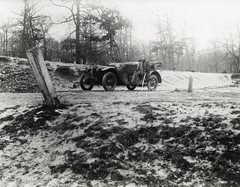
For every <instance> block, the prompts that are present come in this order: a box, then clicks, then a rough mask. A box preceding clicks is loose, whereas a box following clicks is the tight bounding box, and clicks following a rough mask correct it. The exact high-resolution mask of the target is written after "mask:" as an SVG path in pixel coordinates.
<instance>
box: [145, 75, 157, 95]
mask: <svg viewBox="0 0 240 187" xmlns="http://www.w3.org/2000/svg"><path fill="white" fill-rule="evenodd" d="M147 87H148V90H149V91H155V90H156V89H157V87H158V78H157V76H156V75H150V78H149V80H148V83H147Z"/></svg>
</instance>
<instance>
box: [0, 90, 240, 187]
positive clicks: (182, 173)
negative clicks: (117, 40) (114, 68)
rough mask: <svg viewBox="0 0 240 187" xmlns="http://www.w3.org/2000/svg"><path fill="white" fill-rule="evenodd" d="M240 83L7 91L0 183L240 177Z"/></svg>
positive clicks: (183, 182) (179, 182)
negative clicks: (48, 97) (50, 104)
mask: <svg viewBox="0 0 240 187" xmlns="http://www.w3.org/2000/svg"><path fill="white" fill-rule="evenodd" d="M239 92H240V88H239V87H237V86H228V87H223V88H206V89H196V90H194V91H193V93H187V91H186V90H185V91H184V90H183V91H179V90H175V91H174V90H168V91H166V90H165V91H163V90H161V87H160V88H159V89H158V90H157V91H155V92H148V91H146V89H144V88H143V89H142V88H139V89H138V90H136V91H127V90H126V88H124V87H120V88H118V89H117V90H115V91H113V92H106V91H103V89H102V88H97V89H96V90H93V91H87V92H85V91H82V90H78V89H75V90H71V91H62V92H58V97H59V98H60V100H61V102H62V103H64V104H65V106H64V107H61V108H59V109H48V108H45V107H42V104H43V98H42V95H41V94H40V93H31V94H29V93H18V94H15V93H7V94H6V93H0V106H1V108H0V129H1V139H0V154H1V159H2V162H1V163H2V164H1V165H0V170H1V171H2V172H1V175H0V184H1V186H9V187H10V186H49V187H50V186H54V187H55V186H62V187H63V186H239V185H240V180H239V175H240V162H239V157H240V125H239V124H240V99H239Z"/></svg>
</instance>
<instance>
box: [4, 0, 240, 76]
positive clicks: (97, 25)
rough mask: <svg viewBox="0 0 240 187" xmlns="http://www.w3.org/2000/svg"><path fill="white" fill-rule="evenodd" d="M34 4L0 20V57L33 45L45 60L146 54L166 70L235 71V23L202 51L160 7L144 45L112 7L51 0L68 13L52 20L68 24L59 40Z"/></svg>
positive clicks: (239, 47) (27, 0)
mask: <svg viewBox="0 0 240 187" xmlns="http://www.w3.org/2000/svg"><path fill="white" fill-rule="evenodd" d="M34 2H36V0H35V1H34ZM34 2H33V0H22V4H23V9H22V10H21V12H20V13H19V15H18V18H17V19H16V20H6V21H3V20H2V21H1V22H0V55H4V56H13V57H19V58H26V51H27V50H28V49H30V48H32V47H36V46H37V47H40V48H41V49H42V52H43V56H44V59H45V60H46V61H61V62H66V63H74V62H76V63H79V64H93V63H94V64H100V65H106V64H108V63H109V62H112V61H113V60H115V59H118V60H120V61H137V60H139V59H140V58H146V59H148V60H160V61H162V62H163V66H164V67H163V68H164V69H166V70H180V71H201V72H219V73H222V72H229V73H230V72H239V68H240V67H239V65H240V62H239V58H240V37H239V36H240V29H239V28H240V26H239V25H236V32H235V34H234V33H230V34H228V35H226V34H225V35H222V37H221V38H217V39H214V40H212V41H211V43H210V44H209V47H208V48H207V49H205V50H203V49H202V50H199V49H198V44H197V41H196V39H195V38H194V34H192V36H188V35H187V32H186V26H184V27H180V28H177V27H176V26H175V24H174V19H173V18H172V15H171V14H170V13H169V12H168V11H163V12H162V13H161V16H160V19H159V20H158V21H157V23H156V24H155V27H156V30H157V34H156V36H155V38H156V39H155V40H153V41H149V42H148V43H146V42H141V41H138V40H137V39H136V38H134V37H133V26H132V23H131V21H130V20H128V19H126V18H124V17H123V16H122V15H121V13H120V11H118V10H117V9H111V8H107V7H104V6H102V5H101V4H84V5H83V4H82V3H81V0H65V1H64V0H63V1H55V0H51V5H52V6H55V7H58V8H61V9H66V10H67V11H68V12H69V16H68V17H66V18H65V19H64V20H61V21H60V23H57V24H66V23H68V24H69V28H71V33H70V34H69V36H67V37H66V38H64V39H62V40H61V41H58V40H56V39H54V37H53V36H51V35H50V34H49V31H50V30H51V29H52V28H54V26H55V24H56V23H54V22H53V21H52V18H51V17H49V16H47V15H44V14H41V13H40V12H42V11H40V10H42V9H44V7H39V5H38V3H34ZM143 34H144V33H143Z"/></svg>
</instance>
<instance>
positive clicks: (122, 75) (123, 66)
mask: <svg viewBox="0 0 240 187" xmlns="http://www.w3.org/2000/svg"><path fill="white" fill-rule="evenodd" d="M159 66H161V62H159V61H150V62H148V61H145V60H140V61H137V62H117V63H111V64H109V65H108V66H99V65H96V66H89V67H86V68H85V70H84V72H83V74H82V76H81V78H80V86H81V88H82V89H83V90H91V89H92V88H93V86H94V85H102V86H103V88H104V89H105V90H106V91H112V90H114V89H115V88H116V86H123V85H125V86H127V88H128V89H129V90H134V89H135V88H136V87H137V86H147V87H148V90H150V91H153V90H156V89H157V86H158V83H161V82H162V78H161V75H160V73H159V72H158V71H157V67H159Z"/></svg>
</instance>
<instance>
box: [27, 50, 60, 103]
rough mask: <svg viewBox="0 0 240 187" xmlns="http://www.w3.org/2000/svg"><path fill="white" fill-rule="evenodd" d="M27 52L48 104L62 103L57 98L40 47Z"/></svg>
mask: <svg viewBox="0 0 240 187" xmlns="http://www.w3.org/2000/svg"><path fill="white" fill-rule="evenodd" d="M26 54H27V57H28V60H29V63H30V66H31V68H32V70H33V72H34V75H35V78H36V80H37V83H38V87H39V89H40V90H41V92H42V94H43V97H44V99H45V101H46V104H47V106H49V107H56V106H57V105H59V104H60V101H59V99H58V98H57V94H56V91H55V88H54V86H53V83H52V81H51V78H50V75H49V72H48V70H47V67H46V64H45V62H44V59H43V55H42V52H41V50H40V49H39V48H32V49H29V50H28V51H27V52H26Z"/></svg>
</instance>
